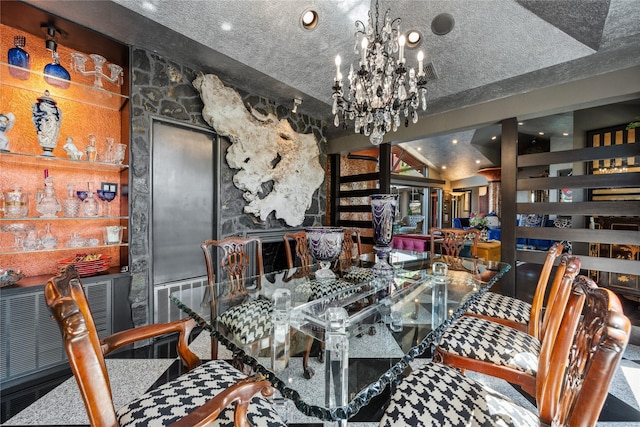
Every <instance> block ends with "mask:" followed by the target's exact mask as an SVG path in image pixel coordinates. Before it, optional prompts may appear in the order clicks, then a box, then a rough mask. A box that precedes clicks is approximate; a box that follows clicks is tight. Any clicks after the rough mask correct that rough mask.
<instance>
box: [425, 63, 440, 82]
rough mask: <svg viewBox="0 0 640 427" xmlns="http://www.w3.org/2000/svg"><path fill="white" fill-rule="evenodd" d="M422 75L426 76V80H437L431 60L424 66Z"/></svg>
mask: <svg viewBox="0 0 640 427" xmlns="http://www.w3.org/2000/svg"><path fill="white" fill-rule="evenodd" d="M424 75H425V77H426V78H427V81H428V82H430V81H432V80H438V74H436V69H435V67H434V66H433V62H429V63H428V64H427V65H425V66H424Z"/></svg>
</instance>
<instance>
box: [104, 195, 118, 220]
mask: <svg viewBox="0 0 640 427" xmlns="http://www.w3.org/2000/svg"><path fill="white" fill-rule="evenodd" d="M102 195H103V197H104V200H105V201H106V202H107V215H106V216H111V202H112V201H113V199H115V198H116V192H115V191H103V192H102Z"/></svg>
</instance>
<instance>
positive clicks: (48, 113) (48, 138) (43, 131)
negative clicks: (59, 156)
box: [31, 90, 62, 157]
mask: <svg viewBox="0 0 640 427" xmlns="http://www.w3.org/2000/svg"><path fill="white" fill-rule="evenodd" d="M31 111H32V116H31V120H33V125H34V126H35V128H36V132H37V133H38V143H39V144H40V146H41V147H42V150H43V152H42V155H43V156H46V157H53V153H52V151H53V149H54V148H56V145H57V143H58V136H59V135H60V125H61V124H62V111H60V109H59V108H58V107H57V104H56V101H54V100H53V98H51V97H49V91H48V90H45V91H44V96H41V97H40V98H38V102H36V103H34V104H33V105H32V108H31Z"/></svg>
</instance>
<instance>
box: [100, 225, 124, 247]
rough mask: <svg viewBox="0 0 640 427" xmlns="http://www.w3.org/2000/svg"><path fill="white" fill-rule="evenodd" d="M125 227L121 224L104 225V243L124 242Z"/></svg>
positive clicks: (115, 243)
mask: <svg viewBox="0 0 640 427" xmlns="http://www.w3.org/2000/svg"><path fill="white" fill-rule="evenodd" d="M124 228H125V227H123V226H121V225H107V226H105V227H104V244H105V245H119V244H120V243H122V231H123V230H124Z"/></svg>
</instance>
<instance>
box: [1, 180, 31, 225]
mask: <svg viewBox="0 0 640 427" xmlns="http://www.w3.org/2000/svg"><path fill="white" fill-rule="evenodd" d="M3 198H4V202H3V204H2V211H3V212H4V216H5V218H26V216H27V213H28V211H29V195H28V194H27V193H25V192H23V191H22V187H19V186H16V187H13V188H12V189H11V191H7V192H6V193H4V197H3Z"/></svg>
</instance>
